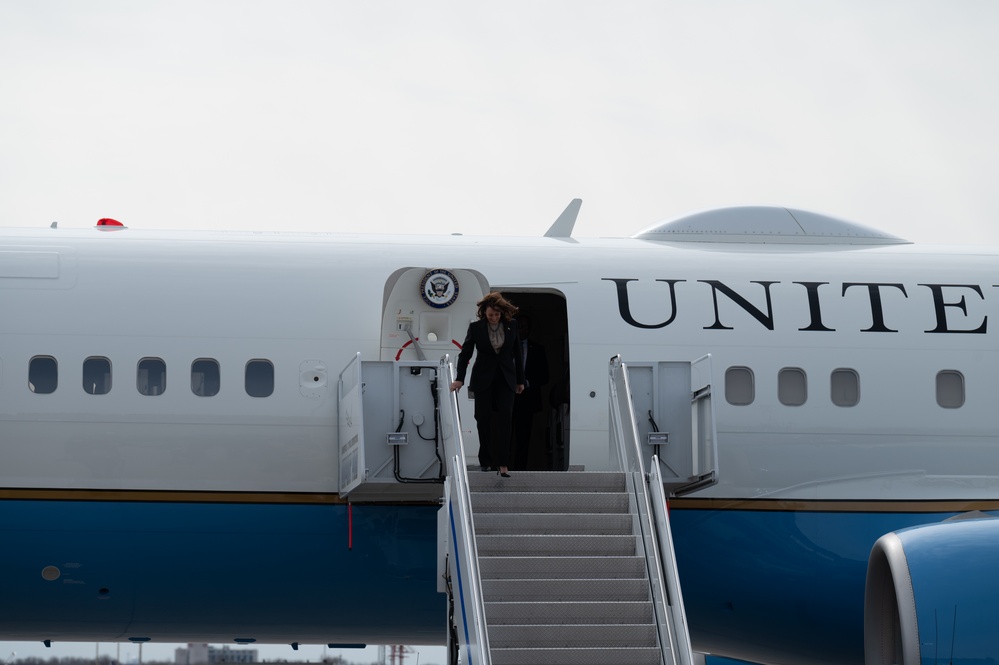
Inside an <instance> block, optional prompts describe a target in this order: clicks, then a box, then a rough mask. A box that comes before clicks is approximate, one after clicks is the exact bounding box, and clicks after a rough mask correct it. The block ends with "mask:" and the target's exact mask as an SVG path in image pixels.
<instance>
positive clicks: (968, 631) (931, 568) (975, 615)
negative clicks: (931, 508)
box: [864, 517, 999, 665]
mask: <svg viewBox="0 0 999 665" xmlns="http://www.w3.org/2000/svg"><path fill="white" fill-rule="evenodd" d="M997 560H999V519H994V518H989V517H985V518H984V519H958V520H954V521H946V522H940V523H938V524H931V525H926V526H918V527H912V528H910V529H902V530H900V531H895V532H892V533H889V534H886V535H884V536H882V537H881V538H880V539H878V541H877V542H876V543H875V544H874V548H873V549H872V550H871V556H870V559H869V560H868V564H867V588H866V592H865V599H864V655H865V660H866V663H867V665H888V664H889V663H899V664H901V665H920V663H926V662H950V663H956V662H969V663H970V662H995V659H996V658H999V630H996V625H997V621H999V565H997Z"/></svg>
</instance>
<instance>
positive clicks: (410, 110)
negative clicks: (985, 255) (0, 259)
mask: <svg viewBox="0 0 999 665" xmlns="http://www.w3.org/2000/svg"><path fill="white" fill-rule="evenodd" d="M997 24H999V3H995V2H990V1H987V0H982V1H967V0H957V1H954V2H942V1H934V2H920V1H918V0H916V1H914V0H904V1H883V2H878V1H872V0H856V1H855V0H836V2H799V1H797V0H761V1H755V2H752V1H748V0H745V1H727V0H680V1H673V2H667V1H663V0H658V1H637V2H628V1H626V0H625V1H616V2H601V3H598V2H587V1H586V0H571V1H568V2H559V1H547V2H537V1H534V0H532V1H530V2H521V1H518V0H506V1H504V2H501V3H499V2H477V3H476V2H458V1H443V2H442V1H437V2H434V1H430V2H403V1H397V2H396V1H378V0H375V1H367V2H363V3H360V2H333V1H327V2H317V1H313V0H284V1H282V2H276V1H275V2H271V1H260V0H257V1H253V0H222V1H216V2H205V1H201V0H199V1H196V2H192V1H188V0H174V1H171V2H158V3H157V2H135V1H133V0H89V1H88V2H74V1H72V0H0V89H2V90H3V104H0V225H2V226H40V225H45V226H47V225H48V224H49V223H50V222H52V221H54V220H58V221H59V222H60V224H61V225H63V226H89V225H92V224H93V223H94V221H96V220H97V219H98V218H100V217H104V216H111V217H115V218H117V219H120V220H122V221H123V222H125V223H126V224H128V225H129V226H132V227H136V228H226V229H248V230H257V229H294V230H329V231H356V230H363V231H370V232H387V233H390V232H414V231H415V232H426V233H436V232H443V233H451V232H464V233H499V234H503V235H539V234H541V233H543V232H544V230H545V229H547V227H548V226H549V225H550V223H551V222H552V221H553V220H554V219H555V217H556V216H557V215H558V214H559V212H560V211H561V210H562V208H563V207H564V206H565V205H566V204H567V203H568V202H569V200H570V199H571V198H573V197H580V198H582V199H583V209H582V212H581V214H580V218H579V222H578V224H577V226H576V232H575V235H577V236H609V235H630V234H632V233H635V232H637V231H639V230H641V229H642V228H645V227H646V226H649V225H650V224H652V223H654V222H656V221H658V220H661V219H667V218H672V217H676V216H679V215H682V214H685V213H687V212H691V211H696V210H701V209H705V208H712V207H719V206H726V205H738V204H758V203H762V204H779V205H786V206H790V207H799V208H805V209H809V210H815V211H818V212H824V213H827V214H831V215H834V216H839V217H843V218H846V219H850V220H852V221H856V222H860V223H862V224H867V225H869V226H874V227H877V228H881V229H883V230H886V231H888V232H891V233H895V234H896V235H900V236H903V237H906V238H909V239H911V240H916V241H919V242H962V243H964V242H967V243H991V244H999V224H996V223H995V222H996V220H999V187H996V186H994V184H993V182H992V180H993V178H994V172H995V169H994V168H993V162H994V161H995V155H996V154H997V153H999V130H997V128H996V118H999V99H997V94H999V86H996V85H995V82H996V81H997V80H999V40H996V39H995V37H994V34H993V28H994V26H995V25H997Z"/></svg>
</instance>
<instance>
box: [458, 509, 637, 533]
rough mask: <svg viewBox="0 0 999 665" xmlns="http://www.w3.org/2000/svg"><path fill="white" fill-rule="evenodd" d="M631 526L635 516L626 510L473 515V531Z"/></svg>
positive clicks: (613, 530)
mask: <svg viewBox="0 0 999 665" xmlns="http://www.w3.org/2000/svg"><path fill="white" fill-rule="evenodd" d="M634 526H635V520H634V518H633V517H632V516H631V515H628V514H625V513H596V514H593V513H482V514H479V515H476V516H475V533H476V535H494V534H531V533H544V534H550V535H556V534H566V535H577V536H581V535H623V534H631V533H634Z"/></svg>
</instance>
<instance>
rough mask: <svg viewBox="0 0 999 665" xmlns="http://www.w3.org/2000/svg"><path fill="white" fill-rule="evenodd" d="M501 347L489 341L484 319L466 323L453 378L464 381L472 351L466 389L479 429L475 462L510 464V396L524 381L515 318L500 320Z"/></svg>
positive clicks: (511, 399)
mask: <svg viewBox="0 0 999 665" xmlns="http://www.w3.org/2000/svg"><path fill="white" fill-rule="evenodd" d="M500 325H501V326H503V346H501V347H500V350H499V353H497V352H496V351H494V350H493V345H492V342H490V341H489V327H488V326H489V322H488V321H486V320H485V319H479V320H478V321H473V322H472V323H470V324H469V325H468V334H467V335H465V342H464V343H463V344H462V345H461V353H459V354H458V368H457V375H456V376H455V380H456V381H461V382H462V383H464V382H465V372H466V370H467V369H468V361H469V360H471V358H472V352H473V351H475V352H476V357H475V363H474V364H473V365H472V380H471V381H470V382H469V383H468V389H469V391H470V392H472V393H473V394H474V396H475V424H476V429H477V430H478V432H479V464H481V465H482V466H510V428H511V423H512V420H513V398H514V395H516V391H517V385H518V384H520V385H523V383H524V363H523V361H522V359H521V354H522V351H521V346H520V338H519V337H518V336H517V323H516V321H502V322H500Z"/></svg>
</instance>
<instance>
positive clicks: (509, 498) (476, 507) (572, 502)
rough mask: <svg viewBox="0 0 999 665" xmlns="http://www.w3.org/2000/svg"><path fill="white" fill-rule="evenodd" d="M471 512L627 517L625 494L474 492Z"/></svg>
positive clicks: (626, 498)
mask: <svg viewBox="0 0 999 665" xmlns="http://www.w3.org/2000/svg"><path fill="white" fill-rule="evenodd" d="M471 496H472V511H473V513H474V514H475V515H478V514H480V513H627V512H628V507H629V503H628V495H627V494H626V493H624V492H614V493H610V492H606V493H599V494H579V493H575V492H545V493H539V492H472V495H471Z"/></svg>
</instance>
